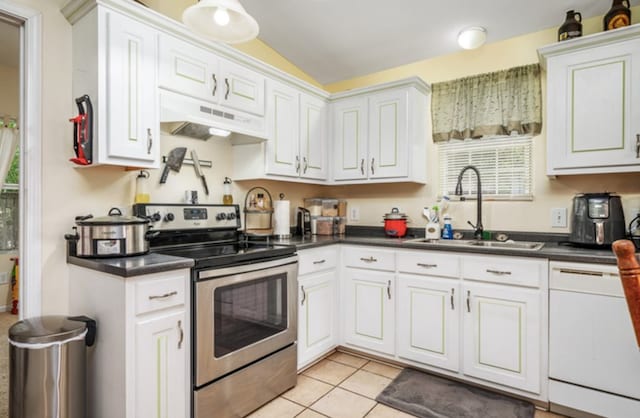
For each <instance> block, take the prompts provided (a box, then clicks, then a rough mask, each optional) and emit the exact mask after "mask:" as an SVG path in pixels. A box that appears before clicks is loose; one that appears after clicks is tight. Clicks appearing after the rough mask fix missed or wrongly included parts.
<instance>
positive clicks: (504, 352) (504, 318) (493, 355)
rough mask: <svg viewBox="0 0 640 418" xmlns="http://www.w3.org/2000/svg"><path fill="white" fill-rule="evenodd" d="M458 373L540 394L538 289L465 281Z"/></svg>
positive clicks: (539, 313)
mask: <svg viewBox="0 0 640 418" xmlns="http://www.w3.org/2000/svg"><path fill="white" fill-rule="evenodd" d="M462 291H463V297H464V298H465V303H464V304H465V313H464V320H463V323H464V345H463V351H464V355H463V358H464V360H463V364H464V367H463V373H464V374H465V375H468V376H473V377H477V378H480V379H483V380H488V381H491V382H495V383H498V384H501V385H505V386H509V387H513V388H517V389H522V390H526V391H528V392H533V393H539V392H540V367H541V364H540V346H541V307H540V292H539V290H538V289H526V288H518V287H513V286H505V285H497V284H490V283H470V282H465V283H464V285H463V287H462Z"/></svg>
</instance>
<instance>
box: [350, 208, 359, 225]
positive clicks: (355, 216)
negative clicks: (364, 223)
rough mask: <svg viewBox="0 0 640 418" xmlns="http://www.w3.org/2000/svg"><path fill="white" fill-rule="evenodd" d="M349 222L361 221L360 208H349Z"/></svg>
mask: <svg viewBox="0 0 640 418" xmlns="http://www.w3.org/2000/svg"><path fill="white" fill-rule="evenodd" d="M349 220H350V221H353V222H358V221H359V220H360V208H359V207H357V206H351V207H350V208H349Z"/></svg>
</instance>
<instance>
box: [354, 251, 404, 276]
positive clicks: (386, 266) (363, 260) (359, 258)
mask: <svg viewBox="0 0 640 418" xmlns="http://www.w3.org/2000/svg"><path fill="white" fill-rule="evenodd" d="M344 258H345V265H346V266H347V267H357V268H365V269H372V270H385V271H394V270H395V269H396V260H395V252H394V251H388V250H378V249H372V248H364V247H363V248H351V247H347V248H345V249H344Z"/></svg>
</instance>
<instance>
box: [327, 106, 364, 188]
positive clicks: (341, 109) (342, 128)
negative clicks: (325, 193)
mask: <svg viewBox="0 0 640 418" xmlns="http://www.w3.org/2000/svg"><path fill="white" fill-rule="evenodd" d="M332 107H333V112H332V113H333V144H334V146H333V155H334V161H333V178H334V179H335V180H358V179H366V178H367V174H368V172H369V163H368V159H367V128H368V123H367V118H368V109H367V99H366V98H363V97H356V98H349V99H344V100H339V101H337V102H334V103H333V104H332Z"/></svg>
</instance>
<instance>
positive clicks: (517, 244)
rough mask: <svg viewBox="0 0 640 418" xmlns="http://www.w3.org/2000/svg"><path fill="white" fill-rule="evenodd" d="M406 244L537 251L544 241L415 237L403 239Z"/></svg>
mask: <svg viewBox="0 0 640 418" xmlns="http://www.w3.org/2000/svg"><path fill="white" fill-rule="evenodd" d="M405 242H406V243H407V244H425V245H433V246H438V247H483V248H503V249H505V250H523V251H538V250H539V249H541V248H542V247H544V242H531V241H506V242H499V241H476V240H429V239H426V238H417V239H411V240H407V241H405Z"/></svg>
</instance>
